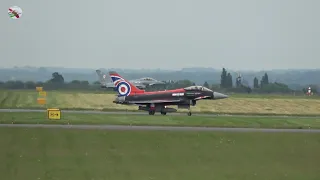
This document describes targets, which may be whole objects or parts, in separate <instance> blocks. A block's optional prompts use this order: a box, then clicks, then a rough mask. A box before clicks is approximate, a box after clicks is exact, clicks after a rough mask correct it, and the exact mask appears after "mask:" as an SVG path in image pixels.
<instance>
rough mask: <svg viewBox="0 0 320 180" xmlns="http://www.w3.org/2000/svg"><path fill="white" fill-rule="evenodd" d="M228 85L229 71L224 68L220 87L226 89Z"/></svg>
mask: <svg viewBox="0 0 320 180" xmlns="http://www.w3.org/2000/svg"><path fill="white" fill-rule="evenodd" d="M227 86H228V85H227V71H226V69H225V68H222V73H221V79H220V87H221V88H226V87H227Z"/></svg>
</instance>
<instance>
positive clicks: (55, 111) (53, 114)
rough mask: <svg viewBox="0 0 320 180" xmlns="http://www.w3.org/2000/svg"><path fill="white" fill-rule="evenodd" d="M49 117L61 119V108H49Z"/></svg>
mask: <svg viewBox="0 0 320 180" xmlns="http://www.w3.org/2000/svg"><path fill="white" fill-rule="evenodd" d="M47 114H48V119H50V120H59V119H61V110H60V109H47Z"/></svg>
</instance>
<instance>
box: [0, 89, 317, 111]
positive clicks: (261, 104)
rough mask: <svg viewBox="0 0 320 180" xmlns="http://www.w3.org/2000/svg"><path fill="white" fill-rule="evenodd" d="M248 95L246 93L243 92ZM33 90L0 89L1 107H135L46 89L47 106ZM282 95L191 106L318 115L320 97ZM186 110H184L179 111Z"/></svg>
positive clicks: (96, 95)
mask: <svg viewBox="0 0 320 180" xmlns="http://www.w3.org/2000/svg"><path fill="white" fill-rule="evenodd" d="M246 96H249V95H246ZM37 97H38V93H37V92H35V91H0V108H46V107H49V108H53V107H57V108H61V109H97V110H137V106H124V105H117V104H113V103H112V101H113V100H114V97H115V95H114V94H107V93H89V92H70V91H61V92H59V91H49V92H47V105H46V106H42V105H38V104H37V103H36V99H37ZM284 97H285V96H283V97H281V96H275V95H274V96H270V97H266V96H258V95H252V97H245V96H244V95H242V96H239V95H235V97H232V96H231V97H230V98H228V99H223V100H217V101H213V100H202V101H198V104H197V106H195V107H192V111H193V112H211V113H237V114H285V115H292V114H300V115H319V114H320V99H319V98H317V97H316V96H313V97H304V98H303V96H302V97H301V96H299V98H291V99H290V98H288V96H287V98H284ZM292 97H294V96H292ZM179 111H185V110H179Z"/></svg>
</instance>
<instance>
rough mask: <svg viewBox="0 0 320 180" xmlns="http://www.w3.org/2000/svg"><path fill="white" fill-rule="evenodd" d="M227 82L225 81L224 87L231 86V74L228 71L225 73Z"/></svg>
mask: <svg viewBox="0 0 320 180" xmlns="http://www.w3.org/2000/svg"><path fill="white" fill-rule="evenodd" d="M226 80H227V82H226V88H232V86H233V83H232V75H231V74H230V73H228V74H227V79H226Z"/></svg>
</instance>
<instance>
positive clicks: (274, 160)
mask: <svg viewBox="0 0 320 180" xmlns="http://www.w3.org/2000/svg"><path fill="white" fill-rule="evenodd" d="M0 145H1V148H0V160H1V163H0V174H1V179H4V180H41V179H45V180H58V179H61V180H62V179H68V180H180V179H181V180H195V179H201V180H212V179H219V180H256V179H261V180H264V179H272V180H284V179H290V180H301V179H303V180H319V179H320V154H319V152H320V136H319V135H318V134H309V133H308V134H293V133H222V132H220V133H218V132H214V133H213V132H201V133H198V132H159V131H157V132H156V131H155V132H147V131H146V132H142V131H141V132H132V131H102V130H66V129H40V128H39V129H26V128H2V129H1V131H0Z"/></svg>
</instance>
